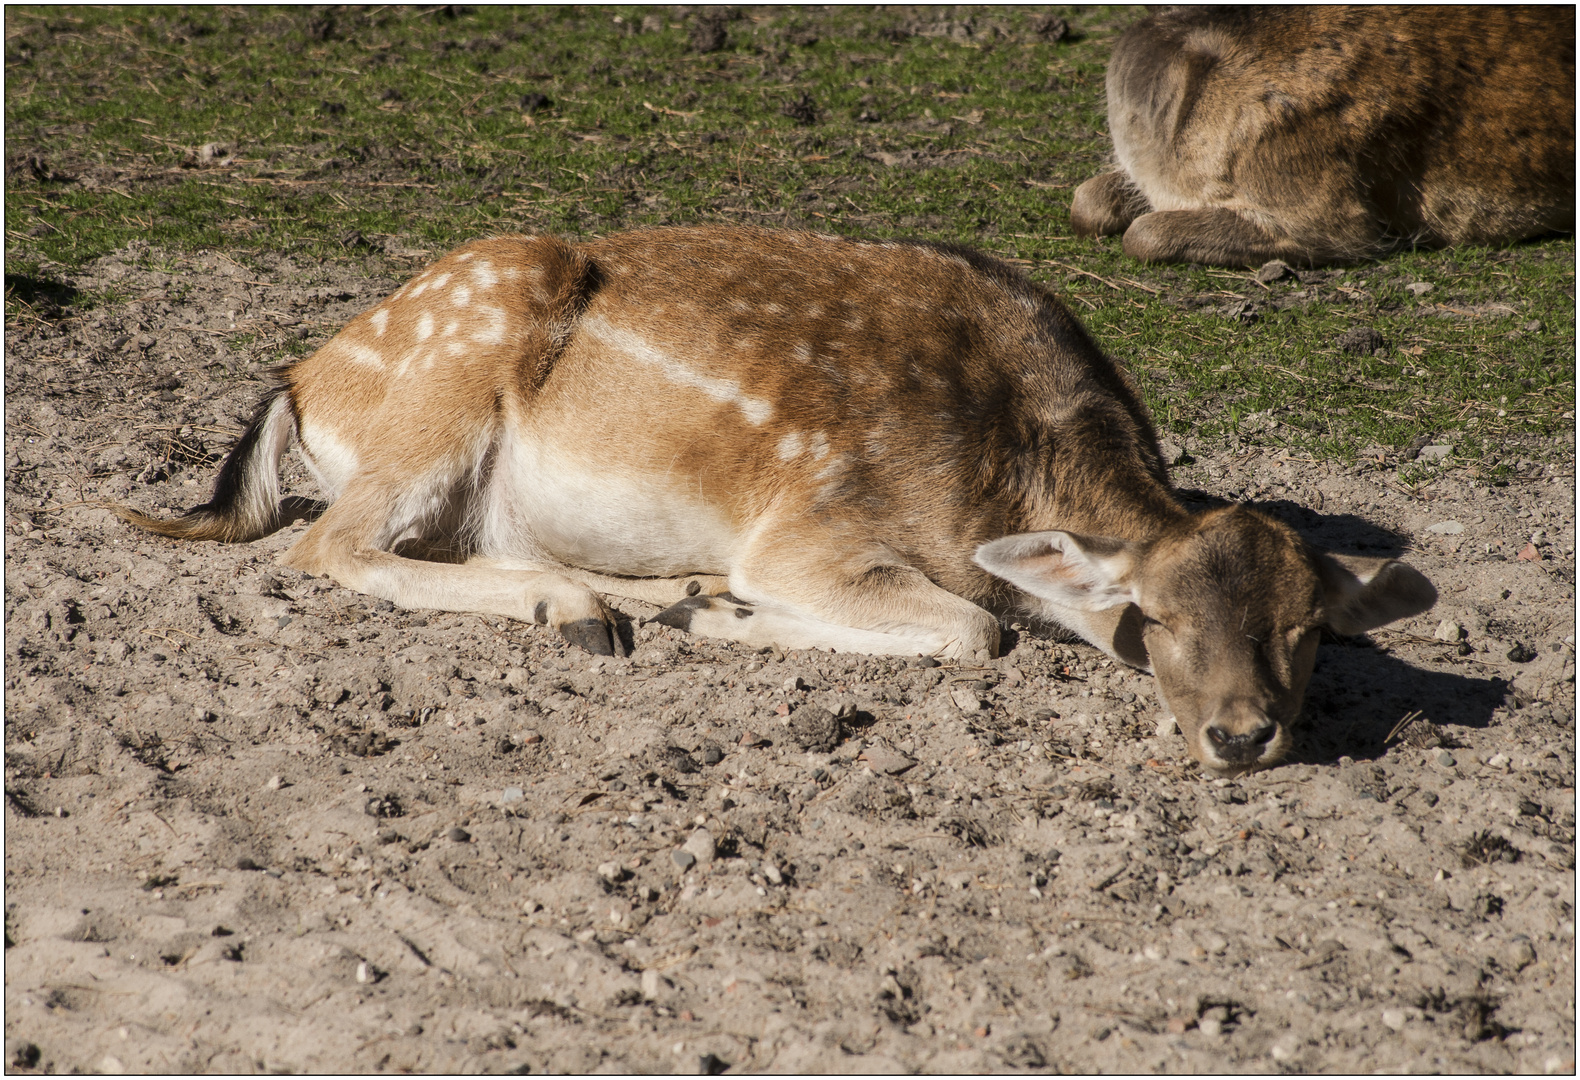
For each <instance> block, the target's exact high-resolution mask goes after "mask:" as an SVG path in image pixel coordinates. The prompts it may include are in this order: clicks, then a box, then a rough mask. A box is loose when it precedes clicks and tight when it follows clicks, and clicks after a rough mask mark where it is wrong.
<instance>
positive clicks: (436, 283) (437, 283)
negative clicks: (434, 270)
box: [433, 270, 451, 292]
mask: <svg viewBox="0 0 1580 1080" xmlns="http://www.w3.org/2000/svg"><path fill="white" fill-rule="evenodd" d="M450 277H451V274H450V272H449V271H448V270H446V271H445V272H444V273H442V274H440V275H439V276H438V277H436V278H434V279H433V288H434V291H435V292H437V291H438V290H440V289H442V288H444V284H445V282H447V281H449V280H450Z"/></svg>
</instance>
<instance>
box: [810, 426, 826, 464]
mask: <svg viewBox="0 0 1580 1080" xmlns="http://www.w3.org/2000/svg"><path fill="white" fill-rule="evenodd" d="M827 456H828V436H827V435H824V434H823V433H822V432H821V431H820V432H818V433H817V434H816V435H814V436H812V457H813V459H814V460H816V461H822V460H823V459H824V458H825V457H827Z"/></svg>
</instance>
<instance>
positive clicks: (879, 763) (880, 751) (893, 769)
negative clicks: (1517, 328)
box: [858, 746, 916, 776]
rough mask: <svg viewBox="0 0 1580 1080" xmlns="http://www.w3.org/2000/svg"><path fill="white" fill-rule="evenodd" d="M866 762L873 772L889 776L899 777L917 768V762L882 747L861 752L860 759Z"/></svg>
mask: <svg viewBox="0 0 1580 1080" xmlns="http://www.w3.org/2000/svg"><path fill="white" fill-rule="evenodd" d="M858 760H860V761H865V762H866V763H867V764H868V766H870V767H871V769H872V771H873V772H876V773H885V774H887V775H889V776H898V775H900V774H901V773H903V772H905V771H906V770H907V769H911V768H915V766H916V762H915V761H913V760H911V759H910V758H908V757H906V756H905V755H904V754H901V753H897V752H895V751H893V750H889V749H887V748H885V747H882V746H869V747H867V749H865V750H863V751H862V752H861V756H860V758H859V759H858Z"/></svg>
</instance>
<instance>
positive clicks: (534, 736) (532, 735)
mask: <svg viewBox="0 0 1580 1080" xmlns="http://www.w3.org/2000/svg"><path fill="white" fill-rule="evenodd" d="M542 741H543V736H542V735H539V734H538V733H537V732H536V731H523V732H522V733H521V734H520V735H517V736H516V742H518V743H520V744H521V745H522V746H531V745H533V744H534V743H540V742H542Z"/></svg>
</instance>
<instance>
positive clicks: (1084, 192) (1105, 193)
mask: <svg viewBox="0 0 1580 1080" xmlns="http://www.w3.org/2000/svg"><path fill="white" fill-rule="evenodd" d="M1151 209H1152V207H1151V206H1150V205H1149V204H1148V203H1147V199H1146V196H1145V195H1142V194H1141V192H1139V191H1137V190H1136V188H1135V185H1134V184H1132V183H1131V182H1130V177H1128V176H1126V175H1125V174H1124V173H1122V172H1110V173H1099V174H1097V175H1096V176H1094V177H1092V178H1091V179H1090V180H1088V181H1087V182H1086V183H1084V184H1082V185H1081V186H1080V187H1078V188H1076V189H1075V196H1074V198H1072V199H1071V200H1070V230H1071V231H1072V232H1074V233H1075V235H1076V236H1117V235H1118V234H1120V233H1122V232H1124V231H1125V230H1126V229H1127V228H1129V227H1130V223H1131V222H1132V221H1134V220H1135V219H1136V218H1137V216H1139V215H1141V214H1145V213H1146V212H1147V211H1149V210H1151Z"/></svg>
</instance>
